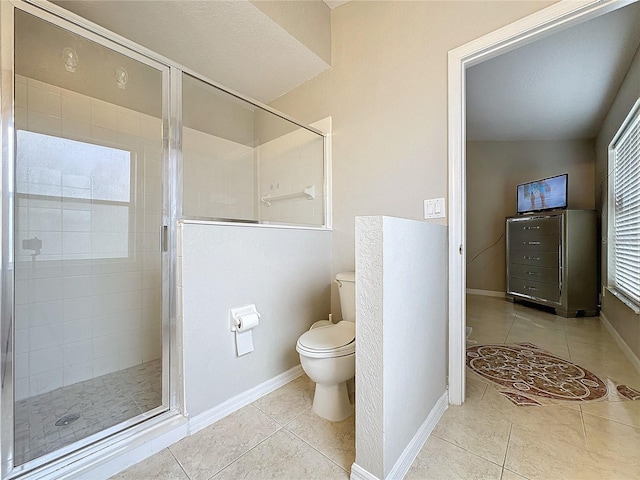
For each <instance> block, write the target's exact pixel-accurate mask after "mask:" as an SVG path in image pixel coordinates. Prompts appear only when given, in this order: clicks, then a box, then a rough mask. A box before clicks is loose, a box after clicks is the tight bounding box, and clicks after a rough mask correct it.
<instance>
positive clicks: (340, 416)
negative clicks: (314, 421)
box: [313, 382, 354, 422]
mask: <svg viewBox="0 0 640 480" xmlns="http://www.w3.org/2000/svg"><path fill="white" fill-rule="evenodd" d="M353 410H354V406H353V404H352V403H351V402H350V401H349V391H348V389H347V382H341V383H337V384H335V385H322V384H320V383H316V393H315V395H314V397H313V411H314V412H315V413H316V415H318V416H320V417H322V418H324V419H327V420H329V421H331V422H341V421H342V420H345V419H347V418H349V417H350V416H351V415H352V414H353Z"/></svg>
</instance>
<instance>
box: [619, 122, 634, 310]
mask: <svg viewBox="0 0 640 480" xmlns="http://www.w3.org/2000/svg"><path fill="white" fill-rule="evenodd" d="M613 153H614V171H613V174H614V181H613V189H614V190H613V200H614V205H613V207H614V211H613V213H614V222H613V225H614V232H613V233H614V236H613V240H614V248H613V252H614V259H613V260H614V275H613V280H614V283H615V285H614V287H615V288H616V290H618V291H619V292H620V293H622V294H623V295H624V296H626V297H628V298H629V299H630V300H632V301H633V302H634V303H635V304H636V305H640V111H638V110H636V112H635V114H634V116H633V118H632V119H631V121H629V122H625V125H624V126H623V131H622V132H620V134H619V136H618V140H617V141H616V142H615V145H614V147H613Z"/></svg>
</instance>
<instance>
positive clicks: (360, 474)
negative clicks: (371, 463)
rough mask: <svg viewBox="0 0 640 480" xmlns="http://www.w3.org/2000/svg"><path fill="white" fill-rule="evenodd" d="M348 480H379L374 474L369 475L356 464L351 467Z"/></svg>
mask: <svg viewBox="0 0 640 480" xmlns="http://www.w3.org/2000/svg"><path fill="white" fill-rule="evenodd" d="M349 480H380V479H379V478H378V477H376V476H375V475H374V474H372V473H369V472H368V471H367V470H365V469H364V468H362V467H361V466H360V465H358V464H357V463H354V464H353V465H351V475H350V476H349Z"/></svg>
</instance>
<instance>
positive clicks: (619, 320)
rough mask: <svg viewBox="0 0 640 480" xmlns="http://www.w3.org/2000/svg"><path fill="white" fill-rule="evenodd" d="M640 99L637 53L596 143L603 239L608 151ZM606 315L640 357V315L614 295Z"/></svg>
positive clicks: (604, 257) (605, 303)
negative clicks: (639, 98)
mask: <svg viewBox="0 0 640 480" xmlns="http://www.w3.org/2000/svg"><path fill="white" fill-rule="evenodd" d="M638 97H640V50H638V51H637V52H636V55H635V57H634V59H633V63H632V64H631V67H630V68H629V71H628V72H627V76H626V77H625V79H624V82H623V83H622V86H621V87H620V89H619V90H618V95H617V96H616V99H615V100H614V101H613V104H612V105H611V109H610V110H609V113H608V114H607V117H606V119H605V121H604V123H603V125H602V128H601V129H600V133H599V134H598V138H597V140H596V201H597V203H596V207H597V208H598V210H599V211H600V213H601V221H602V239H603V241H604V239H606V238H607V232H608V229H607V218H608V217H607V195H608V193H607V179H608V175H607V172H608V171H609V168H608V147H609V143H611V140H612V139H613V136H614V135H615V134H616V132H617V131H618V129H619V128H620V125H621V124H622V122H623V121H624V119H625V118H626V116H627V115H628V114H629V111H630V110H631V107H632V106H633V104H634V103H635V102H636V101H637V99H638ZM607 261H608V255H607V250H606V245H604V244H603V249H602V264H601V265H602V284H603V285H607ZM602 313H603V314H604V315H605V316H606V317H607V319H608V320H609V322H610V323H611V324H612V325H613V327H614V328H615V329H616V331H617V332H618V333H619V334H620V336H621V337H622V339H623V340H624V341H625V342H626V343H627V345H628V346H629V347H630V348H631V350H632V351H633V352H634V353H635V354H636V356H638V357H640V315H638V314H636V313H634V312H633V311H632V310H631V309H630V308H629V307H627V306H626V305H625V304H623V303H622V302H621V301H620V300H618V299H617V298H616V297H614V296H613V295H610V294H609V295H605V296H604V297H603V299H602Z"/></svg>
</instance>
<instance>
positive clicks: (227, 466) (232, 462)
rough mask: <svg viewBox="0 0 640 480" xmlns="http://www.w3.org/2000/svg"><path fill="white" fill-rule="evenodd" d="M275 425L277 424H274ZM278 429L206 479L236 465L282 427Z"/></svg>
mask: <svg viewBox="0 0 640 480" xmlns="http://www.w3.org/2000/svg"><path fill="white" fill-rule="evenodd" d="M276 423H277V422H276ZM278 425H279V427H278V428H277V429H276V430H274V431H273V432H271V433H270V434H269V435H267V436H266V437H265V438H263V439H262V440H261V441H259V442H258V443H256V444H255V445H254V446H253V447H251V448H250V449H249V450H247V451H246V452H244V453H242V454H241V455H240V456H239V457H238V458H236V459H234V460H232V461H231V462H229V463H227V464H226V465H225V466H224V467H222V468H220V469H219V470H217V471H216V472H214V473H213V474H212V475H211V476H209V477H207V479H211V478H213V477H215V476H216V475H218V474H219V473H220V472H222V471H223V470H225V469H227V468H229V467H230V466H231V465H233V464H234V463H236V462H237V461H238V460H240V459H241V458H243V457H244V456H246V455H247V454H248V453H249V452H251V451H252V450H253V449H255V448H257V447H258V446H260V445H262V444H263V443H264V442H266V441H267V440H269V439H270V438H271V437H273V436H274V435H275V434H276V433H278V432H279V431H280V430H282V429H283V428H284V427H283V426H282V425H280V424H278ZM189 478H191V477H189Z"/></svg>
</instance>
